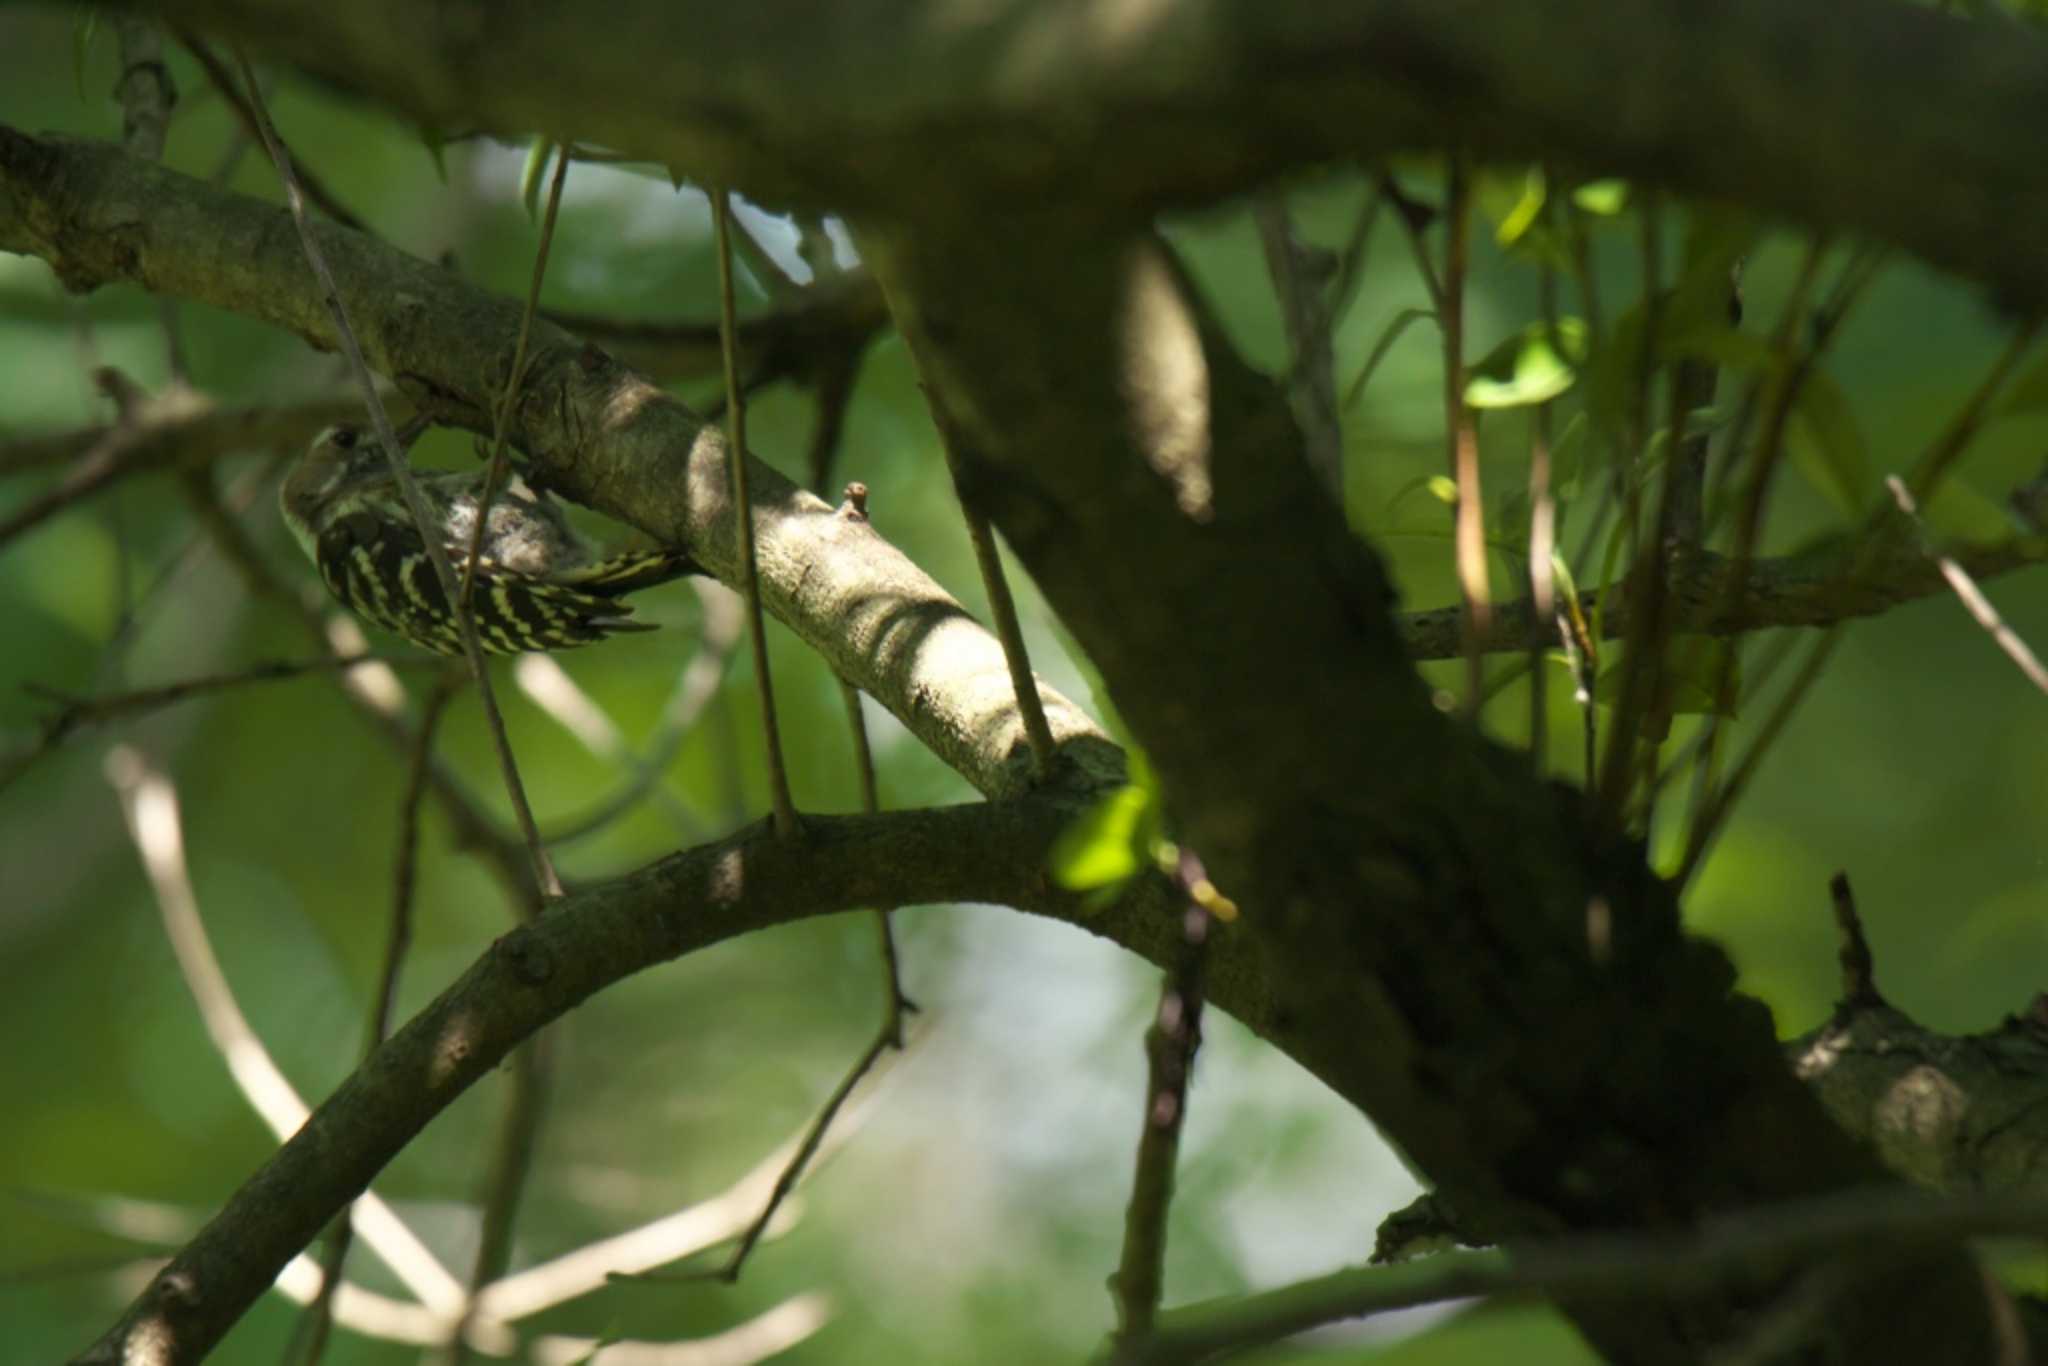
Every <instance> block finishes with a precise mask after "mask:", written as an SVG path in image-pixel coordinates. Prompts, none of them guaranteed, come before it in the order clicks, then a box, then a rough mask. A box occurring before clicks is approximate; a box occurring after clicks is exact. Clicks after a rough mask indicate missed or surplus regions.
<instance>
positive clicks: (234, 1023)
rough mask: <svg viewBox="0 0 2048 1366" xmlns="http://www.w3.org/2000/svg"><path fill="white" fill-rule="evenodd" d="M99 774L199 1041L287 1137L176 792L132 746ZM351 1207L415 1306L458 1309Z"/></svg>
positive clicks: (366, 1197)
mask: <svg viewBox="0 0 2048 1366" xmlns="http://www.w3.org/2000/svg"><path fill="white" fill-rule="evenodd" d="M107 776H108V778H109V780H110V781H111V782H112V783H113V785H114V788H115V790H116V791H117V792H118V793H119V794H120V797H121V811H122V814H123V815H124V816H125V817H126V818H127V822H128V832H129V835H130V837H131V838H132V839H133V840H134V842H135V847H136V850H137V851H138V852H139V853H140V854H141V856H142V866H143V871H144V872H146V873H147V874H148V875H149V882H150V886H151V888H152V890H153V891H154V892H155V893H156V901H157V908H158V910H159V911H160V912H161V913H162V915H163V920H164V933H165V936H166V937H167V938H168V939H169V940H170V942H171V949H172V952H173V953H174V954H175V955H176V958H177V961H178V969H179V971H180V973H181V974H182V975H183V977H184V979H185V985H186V987H187V989H189V990H190V991H191V993H192V999H193V1002H194V1004H195V1005H197V1006H198V1008H199V1015H200V1019H201V1021H202V1022H203V1023H204V1024H205V1026H206V1032H207V1035H208V1037H210V1038H211V1039H212V1040H213V1045H214V1048H215V1049H216V1050H217V1051H218V1052H219V1053H220V1055H221V1060H222V1061H223V1062H224V1063H225V1064H226V1065H227V1069H228V1074H229V1075H230V1076H231V1077H232V1078H233V1079H234V1082H235V1087H236V1089H237V1090H239V1091H240V1092H241V1093H242V1095H243V1097H244V1098H245V1099H246V1100H247V1101H248V1102H249V1104H250V1106H251V1107H252V1108H253V1109H254V1110H255V1111H256V1113H257V1115H258V1116H259V1117H260V1118H261V1119H262V1120H263V1123H264V1125H265V1127H267V1128H268V1129H269V1130H270V1132H271V1133H272V1134H273V1135H275V1136H276V1137H277V1138H278V1139H279V1140H280V1141H282V1140H285V1139H288V1138H290V1137H291V1136H292V1135H293V1134H295V1133H297V1132H298V1131H299V1130H300V1129H301V1128H303V1127H304V1125H305V1123H306V1118H307V1116H308V1115H309V1114H310V1113H311V1112H310V1111H309V1110H308V1109H307V1108H306V1104H305V1102H304V1101H303V1100H301V1099H300V1098H299V1095H298V1093H297V1091H295V1090H294V1089H293V1088H292V1084H291V1083H290V1082H289V1081H287V1080H286V1079H285V1076H284V1074H283V1073H282V1072H281V1071H279V1070H278V1067H277V1064H276V1063H275V1062H274V1061H272V1059H271V1057H270V1054H269V1053H268V1052H267V1051H266V1050H265V1049H264V1047H263V1041H262V1040H261V1039H259V1038H258V1037H257V1036H256V1032H255V1031H254V1030H253V1029H251V1028H250V1027H249V1021H248V1019H247V1017H245V1016H244V1015H243V1014H242V1011H241V1007H240V1006H239V1005H237V1004H236V1002H235V998H234V993H233V992H232V991H231V990H230V989H229V987H228V982H227V976H226V974H224V973H223V972H222V971H221V967H220V960H219V959H218V958H217V957H215V955H214V952H213V946H212V944H211V943H210V942H209V941H208V939H207V936H206V927H205V924H204V922H203V921H202V920H201V919H200V915H199V901H198V898H197V896H196V895H195V894H194V892H193V890H192V880H191V875H190V873H189V872H188V871H187V868H186V862H185V839H184V833H183V829H182V823H181V821H180V818H179V815H178V796H177V791H176V789H174V788H173V787H172V786H171V783H170V780H169V779H168V778H166V777H164V776H163V775H162V774H160V773H158V772H156V771H154V770H153V769H152V768H151V767H150V766H149V764H148V763H147V761H145V760H144V759H143V757H142V755H141V754H140V753H139V752H137V751H135V750H133V749H130V748H128V747H127V746H119V747H117V748H115V749H114V750H113V751H111V752H110V753H109V754H108V756H107ZM351 1209H352V1212H353V1213H352V1217H353V1219H354V1221H355V1224H356V1227H357V1230H358V1232H360V1233H361V1235H362V1237H363V1240H364V1241H365V1242H366V1243H368V1244H369V1245H370V1247H371V1248H372V1249H373V1250H374V1251H375V1252H376V1253H377V1255H378V1257H379V1258H381V1259H382V1260H383V1261H384V1262H385V1264H386V1265H388V1266H389V1267H390V1268H391V1269H392V1271H394V1272H395V1273H397V1275H398V1278H399V1280H400V1281H401V1282H402V1283H403V1284H404V1285H405V1287H406V1289H408V1290H409V1291H411V1292H412V1294H413V1295H415V1296H417V1297H418V1299H419V1300H420V1302H421V1303H422V1304H424V1305H426V1306H427V1307H428V1308H430V1309H432V1310H434V1311H436V1312H438V1313H442V1314H452V1313H454V1312H456V1311H457V1310H459V1308H460V1306H461V1304H462V1287H461V1286H460V1285H459V1284H457V1283H456V1281H455V1278H454V1277H452V1276H451V1275H449V1274H448V1271H447V1270H446V1269H445V1268H444V1267H443V1266H442V1265H441V1263H440V1262H439V1261H438V1260H436V1259H435V1257H434V1254H433V1253H431V1252H429V1251H428V1250H427V1248H426V1246H425V1245H424V1244H423V1243H421V1242H420V1240H419V1239H418V1238H417V1237H415V1236H414V1234H413V1233H412V1231H411V1230H410V1229H408V1228H407V1227H406V1226H405V1224H404V1223H403V1222H402V1221H401V1220H400V1219H399V1218H398V1216H397V1214H395V1213H394V1212H393V1211H392V1209H391V1207H390V1206H389V1205H386V1204H385V1203H384V1201H383V1200H382V1199H381V1198H379V1197H378V1196H377V1195H375V1194H374V1193H371V1192H368V1191H365V1192H364V1193H363V1194H362V1195H360V1196H358V1197H357V1198H356V1200H355V1201H354V1203H353V1205H352V1206H351Z"/></svg>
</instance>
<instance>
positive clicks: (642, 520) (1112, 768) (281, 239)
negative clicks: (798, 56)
mask: <svg viewBox="0 0 2048 1366" xmlns="http://www.w3.org/2000/svg"><path fill="white" fill-rule="evenodd" d="M142 206H147V207H146V209H145V208H144V207H142ZM312 227H313V231H314V233H315V235H316V236H317V237H319V239H320V242H321V246H322V249H323V251H324V252H325V253H326V255H327V257H328V260H329V261H330V263H331V264H332V267H333V270H334V273H335V275H336V276H337V278H338V280H339V283H340V289H341V292H342V295H343V303H344V304H345V305H346V307H347V309H348V315H349V317H350V319H351V321H352V323H353V325H354V326H355V329H356V331H357V333H358V335H359V337H360V338H361V341H362V344H363V348H364V351H365V352H366V354H367V356H368V359H369V362H370V364H371V366H372V367H373V368H374V369H376V370H378V371H379V372H381V373H383V374H385V375H387V376H390V377H391V378H393V379H394V380H396V381H397V382H398V383H399V385H400V386H401V387H402V388H404V389H406V390H407V392H408V393H409V394H410V395H411V396H412V397H414V398H415V399H416V400H417V401H419V402H420V403H421V404H423V405H424V406H426V407H427V408H429V409H431V410H432V411H433V412H434V413H435V414H436V415H437V416H438V417H440V418H441V419H443V420H444V421H449V422H454V423H458V424H460V425H464V426H468V427H470V428H471V429H472V430H477V431H488V430H489V429H490V425H489V424H490V420H491V408H492V404H493V403H494V401H495V399H496V396H497V395H498V394H499V393H501V392H502V391H503V388H504V381H505V376H506V374H507V373H509V371H510V368H511V364H512V359H511V358H512V351H513V349H514V339H515V338H516V337H517V335H518V329H519V319H520V311H521V310H520V307H519V305H518V304H517V303H515V302H514V301H512V300H510V299H506V298H503V297H500V296H498V295H494V294H490V293H487V292H485V291H483V290H480V289H477V288H476V287H475V286H473V285H471V284H468V283H467V282H465V281H464V280H462V279H461V278H460V277H458V276H456V275H454V274H452V273H450V272H448V271H445V270H442V269H440V268H439V267H436V266H432V265H429V264H428V263H426V262H424V261H421V260H419V259H417V258H415V257H411V256H407V255H406V254H404V253H403V252H400V251H397V250H395V249H394V248H391V247H389V246H386V245H384V244H383V243H380V242H377V241H375V240H372V239H370V238H367V237H364V236H362V235H361V234H359V233H355V232H351V231H349V230H347V229H344V228H339V227H335V226H334V225H331V224H320V223H316V224H314V225H312ZM0 250H8V251H15V252H22V253H25V254H29V255H34V256H40V257H41V258H42V259H44V260H45V261H47V262H48V263H49V264H50V265H51V266H52V267H53V268H54V269H55V270H56V272H57V275H58V277H59V278H60V279H61V280H63V281H64V283H65V284H66V286H67V287H69V288H71V289H74V290H87V289H92V288H96V287H98V286H100V285H103V284H110V283H114V282H118V281H125V282H132V283H136V284H140V285H142V286H144V287H145V288H147V289H150V290H152V291H155V292H157V293H160V294H166V295H172V296H175V297H181V298H189V299H196V300H200V301H203V302H206V303H211V304H213V305H215V306H217V307H220V308H225V309H229V310H231V311H234V312H237V313H240V314H242V315H244V316H246V317H251V318H256V319H259V320H262V321H266V322H269V323H271V324H273V325H275V326H278V327H281V328H284V329H286V330H288V331H291V332H294V333H296V334H297V335H298V336H300V337H302V338H304V339H305V340H306V341H308V342H309V343H311V344H312V345H314V346H317V347H321V348H323V349H331V348H332V347H333V346H334V345H335V338H334V335H333V329H332V324H331V322H330V321H329V319H328V315H327V311H326V308H325V306H324V305H323V304H322V302H321V298H320V291H319V289H318V287H317V286H316V285H315V283H314V281H313V278H312V276H311V274H310V272H308V271H307V269H306V266H305V262H304V259H303V257H302V256H301V254H300V251H299V247H298V244H297V241H296V239H295V237H294V235H293V232H292V229H291V224H290V220H289V219H288V218H287V217H286V215H285V214H284V212H283V211H282V210H280V209H277V208H273V207H271V206H269V205H265V204H263V203H261V202H259V201H257V200H253V199H250V198H247V197H245V196H241V195H235V194H229V193H225V192H223V191H220V190H216V189H213V188H211V187H209V186H207V185H204V184H202V183H201V182H199V181H196V180H193V179H191V178H189V177H186V176H181V175H178V174H176V173H174V172H169V171H165V170H163V169H161V168H160V167H156V166H153V165H150V164H148V163H145V162H140V161H136V160H134V159H132V158H129V157H126V156H124V155H122V154H121V153H120V152H119V151H117V150H115V149H113V148H111V147H108V146H104V145H100V144H93V143H85V142H77V141H72V140H68V139H59V138H48V139H45V138H33V137H28V136H24V135H23V134H20V133H18V132H15V131H14V130H12V129H8V128H5V127H0ZM532 356H533V359H532V363H531V365H530V367H529V369H528V373H527V380H526V383H525V384H524V385H523V386H522V387H521V389H520V392H519V396H518V400H517V402H516V404H515V407H514V411H513V412H512V413H511V414H510V417H509V420H508V423H507V426H508V430H509V432H510V435H511V439H512V440H513V441H514V442H515V443H516V444H518V445H519V446H520V447H522V448H523V449H525V450H526V451H527V452H528V453H529V454H531V455H532V456H533V457H534V458H535V460H536V462H537V463H538V465H539V466H540V468H541V469H542V471H543V473H544V474H545V476H546V477H547V479H548V482H549V483H550V484H551V486H552V487H554V488H555V489H557V490H559V491H560V492H562V493H564V494H566V495H568V496H569V497H571V498H574V499H576V500H577V501H579V502H583V503H586V504H588V505H589V506H591V507H594V508H597V509H598V510H599V511H601V512H604V513H607V514H608V515H610V516H613V517H616V518H618V519H620V520H621V521H625V522H628V523H630V524H632V525H634V526H637V527H639V528H641V529H642V530H644V531H646V532H647V533H649V534H650V535H652V536H654V537H656V538H657V539H659V540H661V541H662V542H664V543H666V544H671V545H686V546H688V547H689V548H690V550H691V553H692V554H693V555H695V556H696V558H697V559H698V561H699V562H701V563H702V564H704V565H705V566H706V567H707V568H709V569H711V570H712V571H713V572H714V573H716V574H717V575H718V577H719V578H721V579H723V580H724V581H726V582H727V583H734V582H737V571H738V561H737V557H736V554H735V545H734V529H733V516H732V512H731V508H730V504H729V502H728V497H727V491H726V476H725V470H724V459H725V443H724V439H723V438H722V437H721V436H720V434H719V433H718V431H717V430H716V429H714V428H710V427H706V426H705V425H704V424H703V423H702V422H701V421H700V420H699V419H698V417H697V416H696V415H695V414H694V413H692V412H690V411H689V409H687V408H685V407H684V406H683V405H682V404H680V403H678V402H677V401H676V400H675V399H673V398H671V397H670V396H669V395H668V394H666V393H664V392H662V390H660V389H659V388H657V387H656V386H655V385H654V384H653V383H651V382H649V381H648V380H646V379H644V378H642V377H641V376H640V375H638V374H636V373H635V372H633V371H632V370H630V369H628V368H626V367H625V366H623V365H621V364H619V363H618V362H617V361H616V360H614V359H613V358H612V357H611V356H609V355H607V354H606V353H605V352H603V351H601V350H599V349H598V348H596V347H595V346H591V345H588V344H582V343H579V342H578V341H577V340H576V339H575V338H573V337H571V336H569V335H568V334H567V333H565V332H563V331H562V330H561V329H560V328H558V327H556V326H554V325H552V324H550V323H547V322H545V321H542V320H536V322H535V324H534V336H533V341H532ZM750 479H751V481H752V487H753V489H754V500H753V501H754V524H755V525H754V531H755V537H756V541H757V544H758V546H759V552H760V564H761V590H762V599H763V602H764V604H765V606H766V607H767V608H768V610H769V611H770V612H772V613H774V614H775V615H776V616H777V617H778V618H780V619H781V620H782V621H783V622H784V623H785V624H786V625H788V626H789V627H790V628H791V629H792V630H794V631H795V632H796V633H797V634H798V635H799V636H801V637H802V638H803V639H804V640H805V641H806V642H807V643H809V644H810V645H811V646H812V647H813V648H814V649H816V650H817V651H818V652H819V653H820V654H822V655H824V656H825V658H826V659H827V661H829V663H830V664H831V666H832V667H833V669H834V670H835V671H836V672H837V673H838V674H839V675H840V677H842V678H843V679H845V680H847V681H848V682H850V683H853V684H854V685H855V686H857V687H859V688H860V689H861V690H862V691H863V692H866V693H867V694H868V695H869V696H871V697H873V698H875V699H876V700H877V701H879V702H880V703H882V705H884V706H885V707H887V708H888V709H889V710H890V711H892V712H893V713H895V715H896V716H897V718H898V719H900V720H901V721H902V722H903V724H904V725H905V726H906V727H908V728H909V730H910V731H911V732H912V733H913V734H915V735H916V736H917V737H918V738H919V739H920V740H921V741H923V742H924V744H925V745H926V746H928V747H929V748H930V749H931V750H932V751H933V752H934V753H936V754H937V755H938V756H939V757H940V758H941V759H943V760H944V761H945V762H947V763H948V764H950V765H951V766H952V767H953V768H954V769H956V770H957V771H959V772H960V773H961V775H962V776H964V777H965V778H966V779H967V780H968V781H969V782H971V783H973V784H974V785H975V786H976V787H978V788H980V789H981V790H982V791H983V792H985V793H989V794H991V795H1002V794H1006V793H1014V792H1018V791H1022V790H1023V789H1024V788H1025V787H1027V786H1028V785H1029V784H1030V781H1031V758H1030V754H1029V749H1028V745H1027V744H1026V741H1025V735H1024V728H1023V724H1022V721H1021V719H1020V718H1019V716H1018V713H1017V707H1016V701H1015V694H1014V692H1013V690H1012V687H1011V683H1010V675H1009V667H1008V664H1007V663H1006V661H1005V660H1004V658H1003V652H1002V649H1001V647H1000V646H999V645H998V644H997V642H996V640H995V638H994V637H993V636H991V635H989V634H988V633H987V632H986V631H984V630H983V629H982V628H981V627H980V626H978V625H977V624H975V622H974V621H973V620H972V618H970V617H969V616H968V615H967V613H966V611H965V610H964V609H963V608H962V607H961V606H960V605H959V604H958V603H957V602H955V601H954V600H953V598H952V597H951V596H950V595H948V594H947V593H946V592H945V590H944V589H942V588H940V587H939V585H938V584H936V583H934V582H933V581H932V580H931V578H930V577H929V576H927V575H926V574H925V573H924V572H923V571H922V570H920V569H918V568H917V566H915V565H914V564H912V563H911V562H910V561H909V560H907V559H906V558H904V556H903V555H902V554H901V553H899V552H898V551H897V550H896V549H895V548H894V547H892V546H891V545H889V543H888V542H886V541H884V540H883V539H882V538H881V536H880V535H879V534H877V533H876V532H875V530H874V528H873V527H872V526H871V525H869V524H868V523H867V522H866V521H865V520H864V519H861V520H856V519H852V518H846V517H841V516H839V515H838V514H837V513H835V512H834V511H833V510H832V509H831V508H830V507H828V506H827V505H826V504H825V503H824V502H822V501H821V500H819V499H817V498H815V497H812V496H811V495H810V494H808V493H805V492H804V491H803V490H801V489H799V488H797V487H796V486H795V485H793V484H792V483H791V482H790V481H789V480H787V479H785V478H783V477H782V475H780V474H779V473H777V472H776V471H775V470H773V469H771V468H769V467H768V466H766V465H763V464H760V463H759V462H754V463H753V464H752V465H751V466H750ZM1039 694H1040V696H1041V697H1042V698H1043V699H1044V702H1045V709H1046V713H1047V718H1048V720H1049V721H1050V723H1051V726H1052V731H1053V735H1054V737H1055V739H1057V740H1058V741H1060V743H1061V745H1062V747H1063V751H1062V752H1063V755H1064V757H1065V758H1066V759H1067V761H1069V762H1070V763H1074V764H1076V765H1079V766H1080V768H1081V769H1082V770H1084V773H1085V775H1086V777H1087V778H1088V779H1089V780H1091V781H1092V780H1094V779H1097V778H1100V777H1103V776H1106V775H1109V774H1113V773H1115V772H1117V771H1120V768H1121V759H1120V757H1119V756H1118V755H1117V753H1116V751H1115V749H1114V747H1113V746H1112V745H1110V743H1109V742H1108V741H1107V740H1106V739H1105V738H1104V737H1103V736H1102V734H1101V732H1100V731H1099V730H1097V729H1096V727H1095V724H1094V722H1092V721H1091V720H1090V719H1089V718H1088V716H1087V715H1086V714H1085V713H1084V712H1083V711H1082V710H1081V709H1080V708H1079V707H1077V706H1075V705H1074V704H1073V703H1072V702H1070V701H1068V700H1067V699H1066V698H1064V697H1062V696H1061V695H1060V694H1059V693H1057V692H1056V691H1054V690H1053V689H1052V688H1050V687H1049V686H1047V685H1045V684H1044V683H1040V684H1039Z"/></svg>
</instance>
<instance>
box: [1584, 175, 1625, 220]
mask: <svg viewBox="0 0 2048 1366" xmlns="http://www.w3.org/2000/svg"><path fill="white" fill-rule="evenodd" d="M1572 203H1574V204H1576V205H1578V206H1579V207H1580V208H1582V209H1584V210H1585V211H1586V212H1587V213H1592V214H1599V215H1600V216H1601V217H1603V218H1611V217H1613V216H1614V215H1615V214H1618V213H1620V212H1621V211H1622V210H1623V209H1625V208H1627V207H1628V182H1627V181H1626V180H1589V181H1587V182H1586V183H1585V184H1583V185H1581V186H1579V187H1578V188H1577V189H1575V190H1573V191H1572Z"/></svg>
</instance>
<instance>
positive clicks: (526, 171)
mask: <svg viewBox="0 0 2048 1366" xmlns="http://www.w3.org/2000/svg"><path fill="white" fill-rule="evenodd" d="M555 147H556V143H555V140H554V139H553V138H548V137H536V138H535V139H534V140H533V141H532V142H531V143H529V144H527V148H526V165H525V167H524V168H522V169H521V170H520V172H519V202H520V203H522V204H524V205H525V206H526V216H527V217H528V218H529V219H536V218H539V217H540V187H541V182H543V181H544V180H546V179H547V175H548V162H549V161H550V160H551V159H553V157H554V154H555Z"/></svg>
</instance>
